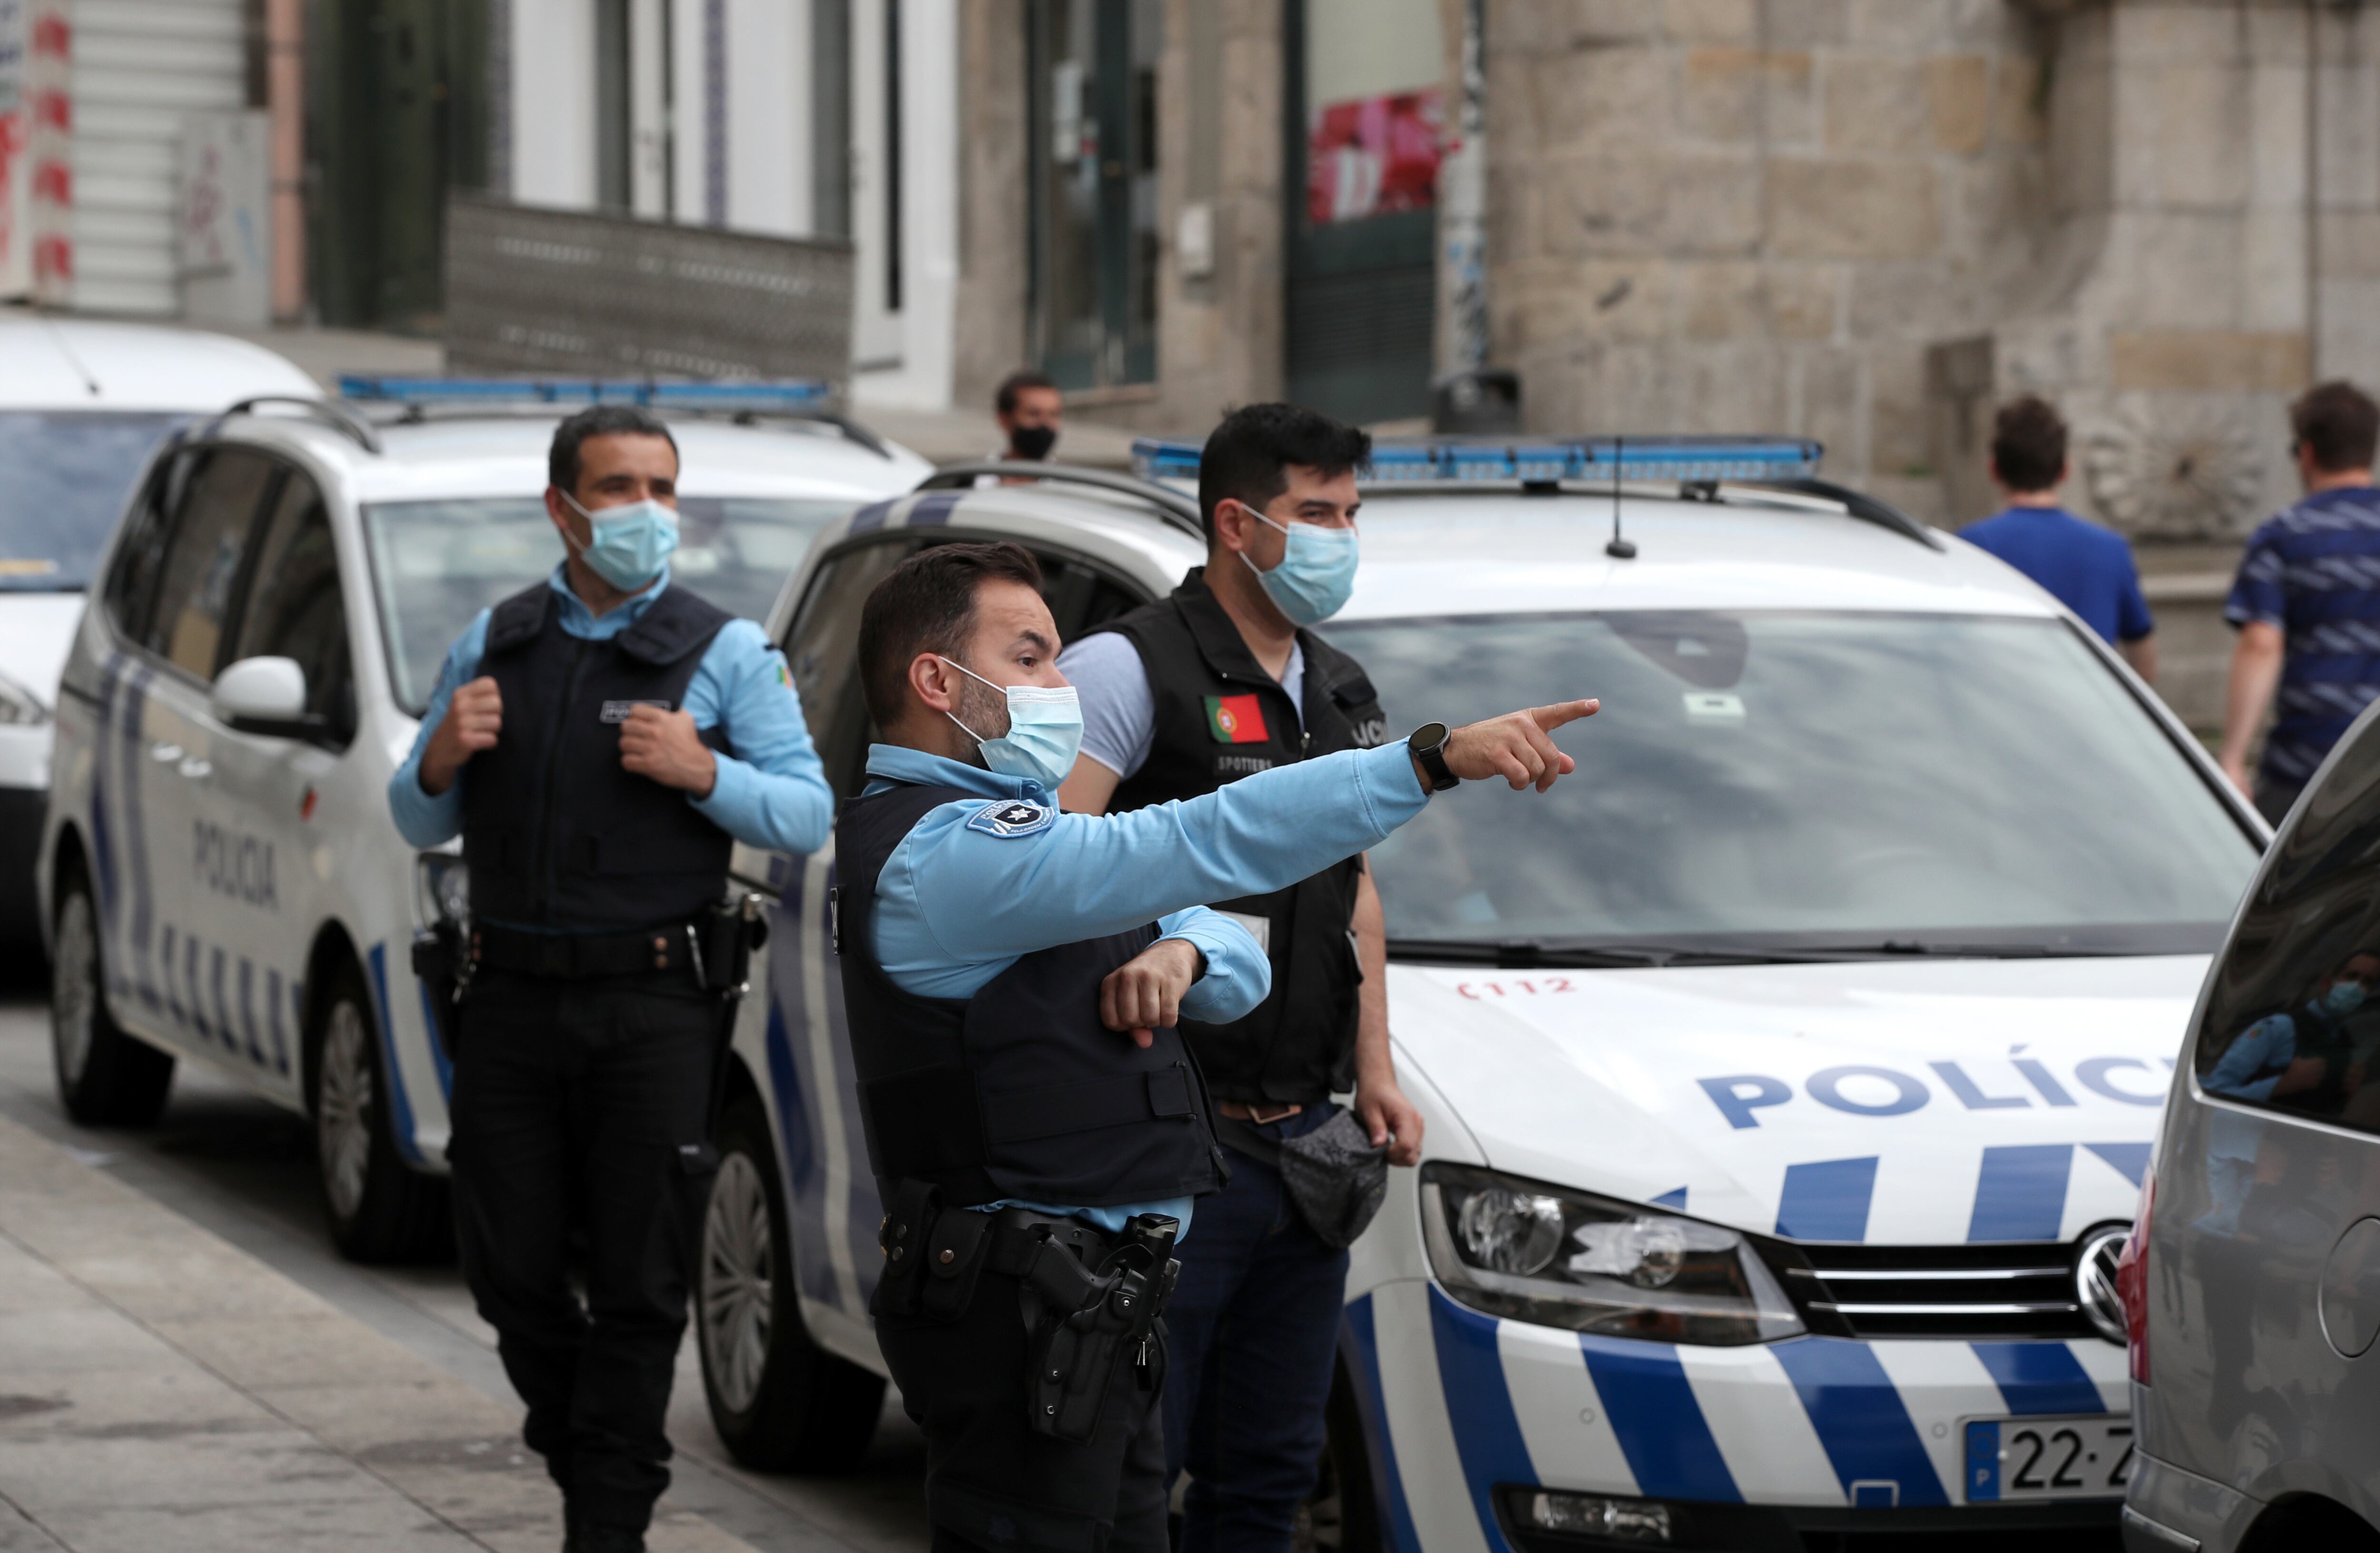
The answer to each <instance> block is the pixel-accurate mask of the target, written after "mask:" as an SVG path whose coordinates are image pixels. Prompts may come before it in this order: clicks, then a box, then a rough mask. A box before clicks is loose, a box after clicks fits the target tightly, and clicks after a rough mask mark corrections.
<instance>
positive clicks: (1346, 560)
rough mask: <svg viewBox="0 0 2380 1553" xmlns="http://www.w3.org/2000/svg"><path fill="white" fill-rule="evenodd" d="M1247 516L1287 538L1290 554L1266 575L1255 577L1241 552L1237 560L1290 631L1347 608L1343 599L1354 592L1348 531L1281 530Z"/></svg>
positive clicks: (1301, 526)
mask: <svg viewBox="0 0 2380 1553" xmlns="http://www.w3.org/2000/svg"><path fill="white" fill-rule="evenodd" d="M1243 505H1244V506H1245V504H1243ZM1246 511H1247V513H1248V515H1249V516H1252V517H1254V518H1255V519H1256V520H1257V522H1258V523H1261V524H1263V525H1265V526H1266V527H1267V528H1279V529H1281V532H1282V533H1284V534H1286V535H1288V536H1289V548H1288V549H1286V550H1285V551H1283V552H1281V564H1280V565H1278V566H1275V567H1274V568H1273V569H1272V570H1271V571H1269V572H1261V571H1257V564H1256V563H1255V562H1253V561H1248V552H1246V551H1242V552H1240V559H1241V560H1242V561H1246V562H1247V567H1248V570H1249V571H1252V572H1256V574H1257V582H1259V583H1261V584H1262V585H1263V587H1264V590H1265V592H1266V594H1267V595H1268V596H1269V597H1270V598H1271V600H1272V601H1273V602H1274V603H1275V604H1277V605H1279V606H1280V608H1281V613H1283V614H1285V615H1287V616H1289V619H1290V623H1291V624H1292V625H1321V624H1322V623H1323V622H1324V621H1326V620H1328V619H1330V617H1331V616H1332V615H1334V614H1337V613H1339V612H1340V611H1341V610H1342V609H1345V608H1346V607H1347V595H1349V594H1350V593H1353V592H1354V590H1355V560H1356V550H1355V530H1354V528H1353V527H1349V528H1319V527H1318V526H1316V525H1314V524H1311V523H1292V524H1290V525H1288V526H1287V527H1283V526H1282V525H1281V524H1278V523H1275V522H1273V520H1272V519H1271V518H1269V517H1267V516H1265V515H1264V514H1262V513H1260V512H1258V511H1257V510H1256V508H1254V507H1247V508H1246Z"/></svg>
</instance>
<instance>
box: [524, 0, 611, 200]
mask: <svg viewBox="0 0 2380 1553" xmlns="http://www.w3.org/2000/svg"><path fill="white" fill-rule="evenodd" d="M512 22H513V37H512V70H513V79H512V104H513V125H512V129H513V190H512V197H513V198H514V199H515V200H517V201H519V202H520V203H521V204H524V205H558V206H562V207H565V208H567V209H577V210H586V209H589V208H591V207H592V206H593V205H594V203H595V7H594V6H591V5H589V3H588V0H513V4H512Z"/></svg>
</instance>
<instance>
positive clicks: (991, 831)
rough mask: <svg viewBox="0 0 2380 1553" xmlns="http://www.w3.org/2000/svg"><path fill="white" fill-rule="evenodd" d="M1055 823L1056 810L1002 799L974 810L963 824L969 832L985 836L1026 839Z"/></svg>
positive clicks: (1056, 820) (1014, 799)
mask: <svg viewBox="0 0 2380 1553" xmlns="http://www.w3.org/2000/svg"><path fill="white" fill-rule="evenodd" d="M1057 822H1058V810H1057V808H1056V807H1054V806H1052V807H1047V808H1045V807H1042V806H1041V805H1039V804H1033V803H1027V802H1026V801H1025V800H1024V799H1022V798H1002V799H1001V800H1000V801H999V802H997V803H990V804H986V805H984V806H983V807H981V808H979V809H977V810H976V811H975V815H974V817H973V818H972V819H969V820H968V821H967V822H966V828H967V829H968V830H970V831H982V832H983V833H984V834H985V835H987V836H1001V837H1008V836H1029V835H1031V834H1033V833H1034V832H1035V831H1046V830H1048V829H1049V828H1050V826H1052V825H1054V824H1056V823H1057Z"/></svg>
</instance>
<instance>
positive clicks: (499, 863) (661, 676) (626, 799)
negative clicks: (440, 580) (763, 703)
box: [463, 582, 735, 932]
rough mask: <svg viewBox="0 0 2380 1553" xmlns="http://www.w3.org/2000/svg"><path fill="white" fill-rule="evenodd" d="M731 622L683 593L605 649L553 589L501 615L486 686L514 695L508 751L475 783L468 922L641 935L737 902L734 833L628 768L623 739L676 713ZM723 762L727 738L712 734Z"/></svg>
mask: <svg viewBox="0 0 2380 1553" xmlns="http://www.w3.org/2000/svg"><path fill="white" fill-rule="evenodd" d="M731 618H733V617H732V616H730V615H729V614H727V613H725V612H724V611H722V610H720V609H717V608H714V607H713V606H711V605H710V604H708V603H706V602H704V601H702V600H700V599H698V598H697V597H695V596H694V595H693V594H691V593H689V592H687V591H686V589H685V588H679V587H676V586H674V585H673V586H672V587H671V588H669V589H668V590H667V591H665V592H664V593H662V596H661V597H660V598H658V599H656V600H654V601H652V603H651V604H650V606H649V607H648V608H647V609H646V610H645V613H643V614H642V615H641V616H639V617H638V618H637V623H636V624H635V625H631V626H629V627H628V628H627V629H626V630H625V631H623V632H621V633H620V634H619V635H618V636H616V637H612V638H611V639H610V640H608V641H589V640H586V639H585V638H583V637H574V636H572V635H571V634H570V633H569V632H567V631H565V630H564V629H563V628H562V611H561V601H560V599H558V598H557V597H556V596H555V594H554V592H553V588H551V587H549V586H548V585H547V584H545V583H542V582H540V583H539V584H537V585H536V586H535V587H533V588H523V589H522V590H521V591H520V592H518V593H516V594H514V595H513V596H512V597H511V598H509V599H507V600H505V601H504V602H503V603H501V604H498V605H497V606H496V607H495V610H494V612H493V613H492V614H491V616H490V617H489V621H488V642H487V647H486V649H484V650H483V651H482V653H481V655H480V673H485V674H489V675H492V676H493V677H494V679H495V682H496V687H497V689H498V690H499V691H501V692H502V693H503V696H504V729H503V732H502V733H501V734H498V735H497V738H496V743H495V747H494V748H492V749H483V750H481V751H480V752H479V753H478V754H477V755H474V756H473V757H471V762H470V764H469V766H468V767H467V768H466V769H465V770H466V780H465V781H464V783H463V856H464V859H465V861H466V862H467V863H468V865H469V867H470V871H471V911H472V914H473V915H474V916H478V917H480V918H481V919H483V920H485V921H488V922H493V923H502V924H504V925H505V926H507V927H513V928H553V929H555V930H559V931H566V932H613V931H616V932H630V931H634V930H635V929H637V928H647V927H652V926H655V925H658V924H662V923H668V922H676V921H683V920H684V919H686V917H689V916H693V915H694V914H695V913H696V912H698V911H699V910H700V909H702V908H703V907H704V906H706V905H708V904H710V903H712V902H714V901H717V900H718V899H719V898H720V897H721V896H722V894H723V893H725V892H726V889H727V856H728V853H729V851H730V849H731V848H732V847H733V846H734V844H735V843H733V842H732V841H730V840H729V838H728V835H727V832H726V831H722V830H721V829H720V828H719V827H718V826H716V825H713V824H712V823H711V822H710V820H708V819H704V818H703V817H702V816H701V815H700V814H698V813H697V812H696V811H695V808H694V806H693V805H692V804H689V803H688V802H686V795H685V794H684V793H682V792H680V791H678V790H677V789H676V788H674V787H664V786H662V784H661V783H658V782H655V781H653V780H652V779H651V778H650V777H645V776H637V775H635V774H633V773H631V772H629V771H626V770H623V769H622V768H621V766H620V724H621V723H622V722H625V721H626V719H627V714H628V709H629V708H630V707H632V706H634V705H636V704H637V702H639V701H650V702H651V703H653V704H655V705H657V706H661V707H663V708H666V709H667V710H672V711H675V710H678V709H679V707H680V706H681V705H682V704H683V703H684V701H685V698H686V685H687V684H688V683H689V682H690V681H691V680H692V679H693V678H694V672H695V670H696V669H697V668H698V667H699V666H700V665H701V662H702V655H703V652H704V651H705V649H708V648H709V647H710V640H711V638H712V637H716V636H717V635H719V629H720V627H721V626H722V625H726V624H727V622H728V621H729V620H730V619H731ZM702 737H703V742H704V743H705V744H707V745H709V746H711V747H712V748H713V749H721V750H723V749H724V748H726V738H725V735H724V734H723V733H722V730H721V729H719V728H718V727H716V726H713V727H711V728H709V729H706V730H704V732H703V735H702Z"/></svg>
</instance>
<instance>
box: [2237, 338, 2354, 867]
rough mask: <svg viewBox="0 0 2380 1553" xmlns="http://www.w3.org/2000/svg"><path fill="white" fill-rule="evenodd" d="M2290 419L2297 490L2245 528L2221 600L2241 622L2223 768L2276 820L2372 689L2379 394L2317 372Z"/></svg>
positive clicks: (2293, 406)
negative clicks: (2251, 763)
mask: <svg viewBox="0 0 2380 1553" xmlns="http://www.w3.org/2000/svg"><path fill="white" fill-rule="evenodd" d="M2289 426H2290V430H2291V431H2292V432H2293V433H2294V438H2293V442H2292V443H2291V452H2292V453H2293V455H2295V457H2296V459H2297V464H2298V473H2299V475H2300V476H2301V478H2302V479H2303V480H2304V482H2305V491H2306V494H2305V499H2304V500H2303V501H2301V502H2300V503H2298V504H2297V505H2295V506H2293V507H2290V508H2289V509H2288V510H2287V511H2285V512H2282V513H2280V514H2278V515H2277V516H2274V517H2271V518H2268V519H2266V520H2265V524H2264V526H2263V527H2262V528H2258V529H2257V530H2256V532H2255V533H2254V534H2253V535H2252V536H2251V537H2250V538H2249V540H2248V552H2247V554H2246V555H2244V556H2243V557H2242V558H2241V559H2240V574H2239V576H2238V577H2236V578H2235V579H2234V580H2233V582H2232V584H2231V597H2230V600H2229V601H2228V602H2227V603H2226V604H2225V605H2224V608H2223V618H2224V619H2226V620H2228V621H2229V622H2230V623H2231V624H2232V625H2234V626H2236V627H2237V628H2238V629H2239V632H2240V637H2239V641H2238V642H2237V644H2236V645H2235V646H2234V647H2233V649H2232V652H2231V683H2230V688H2229V692H2228V695H2227V697H2226V698H2225V703H2224V711H2223V754H2222V760H2223V770H2225V772H2226V773H2228V775H2229V776H2230V778H2231V780H2232V781H2233V782H2234V783H2238V784H2239V787H2240V791H2241V792H2243V793H2246V794H2248V795H2250V796H2251V797H2253V799H2254V800H2255V803H2256V807H2257V808H2258V809H2260V810H2262V811H2263V813H2264V815H2265V818H2266V819H2270V820H2272V821H2273V822H2274V823H2275V824H2278V823H2280V820H2281V817H2282V816H2284V815H2286V814H2287V813H2288V812H2289V806H2290V805H2291V804H2293V803H2295V802H2296V801H2297V796H2298V794H2299V793H2300V792H2301V791H2302V790H2303V789H2304V787H2305V784H2306V782H2307V780H2308V779H2309V778H2311V777H2312V776H2313V773H2314V768H2315V767H2317V766H2319V765H2321V764H2322V758H2323V757H2324V756H2325V755H2327V754H2328V753H2329V752H2330V746H2332V745H2333V744H2335V743H2337V742H2338V736H2339V735H2340V734H2344V733H2345V732H2347V726H2348V724H2349V723H2350V722H2354V721H2355V719H2356V716H2357V714H2358V713H2360V712H2362V710H2363V709H2364V708H2365V707H2366V706H2369V705H2370V704H2371V703H2372V701H2373V699H2374V698H2375V697H2380V491H2374V489H2373V484H2372V460H2373V448H2374V443H2375V441H2380V406H2374V404H2373V402H2372V399H2371V397H2370V396H2369V395H2367V394H2364V393H2363V392H2362V390H2361V389H2359V388H2357V387H2355V386H2354V385H2353V384H2352V383H2348V382H2325V383H2323V384H2320V385H2319V386H2317V387H2314V388H2313V389H2310V390H2308V391H2307V393H2306V394H2305V396H2304V397H2303V398H2301V399H2300V400H2299V401H2298V402H2297V403H2296V404H2295V405H2292V406H2290V407H2289ZM2276 689H2277V690H2278V692H2279V697H2278V704H2277V707H2275V691H2276ZM2268 707H2274V708H2275V717H2274V721H2273V726H2272V731H2271V733H2270V734H2268V735H2267V736H2266V737H2265V754H2264V759H2263V761H2262V762H2261V763H2260V764H2259V766H2258V768H2257V771H2256V775H2255V778H2254V780H2253V782H2251V780H2250V778H2249V775H2248V747H2249V746H2250V745H2251V744H2252V743H2253V742H2254V740H2255V736H2256V729H2257V725H2258V724H2259V723H2261V722H2263V721H2264V717H2265V710H2266V709H2267V708H2268Z"/></svg>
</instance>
